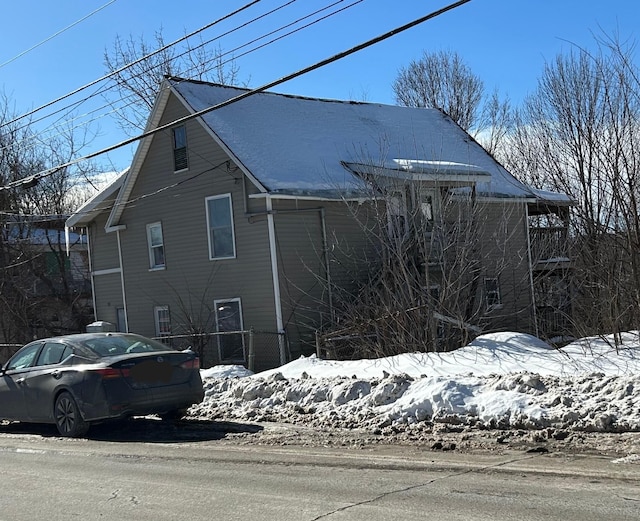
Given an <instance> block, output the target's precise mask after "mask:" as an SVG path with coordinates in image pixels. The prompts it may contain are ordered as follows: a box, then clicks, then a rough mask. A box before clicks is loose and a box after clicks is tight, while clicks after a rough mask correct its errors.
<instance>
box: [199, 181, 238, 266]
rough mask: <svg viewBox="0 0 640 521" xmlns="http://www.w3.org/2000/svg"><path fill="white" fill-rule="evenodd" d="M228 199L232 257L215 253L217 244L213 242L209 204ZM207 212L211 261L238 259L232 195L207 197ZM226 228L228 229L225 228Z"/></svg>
mask: <svg viewBox="0 0 640 521" xmlns="http://www.w3.org/2000/svg"><path fill="white" fill-rule="evenodd" d="M221 199H227V200H228V201H229V229H230V231H231V250H232V253H231V254H230V255H220V256H217V255H216V254H215V251H214V247H215V242H214V240H212V231H213V229H214V228H213V227H212V226H211V212H210V211H209V203H210V201H215V200H221ZM204 205H205V212H206V218H207V242H208V245H209V260H212V261H215V260H225V259H235V258H236V231H235V222H234V218H233V198H232V197H231V194H230V193H227V194H220V195H212V196H210V197H206V198H205V200H204ZM225 228H226V227H225ZM217 229H222V227H220V226H218V227H217Z"/></svg>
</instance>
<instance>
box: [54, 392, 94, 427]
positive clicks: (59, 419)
mask: <svg viewBox="0 0 640 521" xmlns="http://www.w3.org/2000/svg"><path fill="white" fill-rule="evenodd" d="M53 414H54V418H55V420H56V427H57V428H58V432H59V433H60V434H61V435H62V436H67V437H70V438H77V437H78V436H82V435H84V434H86V432H87V431H88V430H89V424H88V423H87V422H85V421H84V419H83V418H82V415H81V414H80V409H78V405H77V404H76V401H75V400H74V399H73V396H71V394H69V393H68V392H67V391H64V392H62V393H60V394H59V395H58V397H57V398H56V403H55V405H54V408H53Z"/></svg>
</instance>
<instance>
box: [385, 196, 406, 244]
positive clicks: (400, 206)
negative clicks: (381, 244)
mask: <svg viewBox="0 0 640 521" xmlns="http://www.w3.org/2000/svg"><path fill="white" fill-rule="evenodd" d="M387 213H388V218H389V221H388V227H389V235H390V236H391V237H392V238H394V239H402V238H404V237H406V236H407V233H408V232H409V227H408V222H407V201H406V199H405V195H404V193H401V192H396V193H394V194H392V195H391V196H390V197H389V199H388V201H387Z"/></svg>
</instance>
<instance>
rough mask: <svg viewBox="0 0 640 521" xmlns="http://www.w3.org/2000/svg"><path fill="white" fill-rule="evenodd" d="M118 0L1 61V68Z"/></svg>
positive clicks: (111, 1) (113, 0)
mask: <svg viewBox="0 0 640 521" xmlns="http://www.w3.org/2000/svg"><path fill="white" fill-rule="evenodd" d="M115 1H116V0H110V1H109V2H107V3H106V4H104V5H103V6H101V7H98V8H97V9H95V10H94V11H91V12H90V13H89V14H88V15H85V16H83V17H82V18H80V20H76V21H75V22H73V23H72V24H70V25H67V26H66V27H65V28H64V29H60V30H59V31H58V32H56V33H54V34H52V35H51V36H49V37H47V38H45V39H44V40H42V41H41V42H40V43H36V44H35V45H33V46H31V47H29V48H28V49H27V50H26V51H22V52H21V53H20V54H18V55H16V56H14V57H13V58H11V59H9V60H7V61H6V62H4V63H0V68H2V67H4V66H5V65H9V64H10V63H11V62H14V61H16V60H17V59H18V58H21V57H22V56H24V55H25V54H27V53H29V52H31V51H33V50H34V49H37V48H38V47H40V46H41V45H44V44H45V43H47V42H48V41H49V40H53V39H54V38H55V37H56V36H59V35H61V34H62V33H64V32H65V31H68V30H69V29H71V28H72V27H75V26H76V25H78V24H79V23H81V22H84V21H85V20H86V19H87V18H89V17H90V16H93V15H94V14H96V13H97V12H99V11H102V10H103V9H104V8H105V7H108V6H110V5H111V4H113V3H114V2H115Z"/></svg>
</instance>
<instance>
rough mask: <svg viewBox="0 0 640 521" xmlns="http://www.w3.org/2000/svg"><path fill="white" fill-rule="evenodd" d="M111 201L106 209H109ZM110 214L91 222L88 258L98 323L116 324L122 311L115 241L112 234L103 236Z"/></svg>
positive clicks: (116, 241) (102, 214) (115, 235)
mask: <svg viewBox="0 0 640 521" xmlns="http://www.w3.org/2000/svg"><path fill="white" fill-rule="evenodd" d="M113 202H114V199H112V200H110V201H107V202H106V203H105V206H106V208H107V209H110V208H111V204H112V203H113ZM108 217H109V211H108V210H105V211H103V212H102V213H100V214H99V215H98V216H97V217H96V218H95V220H93V221H92V222H91V223H90V225H89V227H88V229H87V234H88V237H89V248H90V255H91V278H92V288H93V291H94V298H95V306H96V307H95V312H94V314H95V317H96V319H97V320H102V321H106V322H111V323H112V324H117V310H118V309H119V308H123V307H124V299H123V295H122V284H121V278H120V272H119V271H116V270H119V269H120V259H119V255H118V237H117V234H116V233H115V232H112V233H106V231H105V225H106V223H107V219H108Z"/></svg>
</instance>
